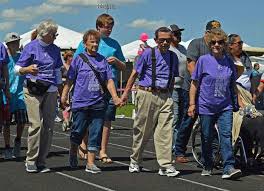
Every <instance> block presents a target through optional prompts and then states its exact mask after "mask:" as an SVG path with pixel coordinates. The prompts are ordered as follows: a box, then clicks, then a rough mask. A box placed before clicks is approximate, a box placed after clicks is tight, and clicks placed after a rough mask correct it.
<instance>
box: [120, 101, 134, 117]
mask: <svg viewBox="0 0 264 191" xmlns="http://www.w3.org/2000/svg"><path fill="white" fill-rule="evenodd" d="M133 109H135V106H134V104H131V103H130V104H127V105H125V106H123V107H118V108H117V110H116V115H125V116H126V117H132V111H133Z"/></svg>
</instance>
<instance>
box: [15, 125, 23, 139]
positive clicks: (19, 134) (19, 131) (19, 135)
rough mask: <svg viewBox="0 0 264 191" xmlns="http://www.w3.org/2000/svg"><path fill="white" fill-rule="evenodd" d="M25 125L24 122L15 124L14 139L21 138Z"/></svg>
mask: <svg viewBox="0 0 264 191" xmlns="http://www.w3.org/2000/svg"><path fill="white" fill-rule="evenodd" d="M24 127H25V125H24V124H18V125H17V135H16V139H19V140H20V139H21V137H22V134H23V130H24Z"/></svg>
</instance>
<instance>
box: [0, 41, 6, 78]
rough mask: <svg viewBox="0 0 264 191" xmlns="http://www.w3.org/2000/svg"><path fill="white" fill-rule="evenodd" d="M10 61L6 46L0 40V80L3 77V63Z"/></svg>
mask: <svg viewBox="0 0 264 191" xmlns="http://www.w3.org/2000/svg"><path fill="white" fill-rule="evenodd" d="M7 63H8V55H7V51H6V48H5V46H4V45H3V44H2V43H1V42H0V80H1V78H2V67H3V66H2V65H3V64H7Z"/></svg>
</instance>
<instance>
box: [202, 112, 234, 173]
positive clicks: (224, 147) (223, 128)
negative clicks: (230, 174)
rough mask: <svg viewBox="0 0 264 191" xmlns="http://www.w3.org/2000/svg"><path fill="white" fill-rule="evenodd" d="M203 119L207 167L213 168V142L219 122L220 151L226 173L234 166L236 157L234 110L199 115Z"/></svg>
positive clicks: (204, 155) (203, 139) (204, 156)
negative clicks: (234, 148)
mask: <svg viewBox="0 0 264 191" xmlns="http://www.w3.org/2000/svg"><path fill="white" fill-rule="evenodd" d="M199 117H200V120H201V139H202V157H203V158H204V167H205V169H212V168H213V156H212V153H213V151H212V142H213V139H214V134H213V130H214V125H215V124H217V127H218V130H219V135H220V151H221V155H222V159H223V165H224V173H225V172H226V171H228V170H229V169H231V168H234V164H235V159H234V154H233V148H232V125H233V111H232V110H227V111H223V112H221V113H217V114H214V115H202V114H201V115H199Z"/></svg>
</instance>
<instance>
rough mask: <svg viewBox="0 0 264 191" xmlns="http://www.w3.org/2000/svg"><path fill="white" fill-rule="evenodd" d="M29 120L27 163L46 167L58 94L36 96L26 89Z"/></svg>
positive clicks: (50, 93)
mask: <svg viewBox="0 0 264 191" xmlns="http://www.w3.org/2000/svg"><path fill="white" fill-rule="evenodd" d="M24 94H25V102H26V105H27V113H28V119H29V122H30V123H31V125H30V126H29V128H28V140H27V141H28V151H27V158H26V162H27V164H30V165H33V164H34V165H38V166H41V165H45V160H46V157H47V155H48V152H49V149H50V146H51V141H52V135H53V127H54V119H55V115H56V104H57V101H56V100H57V92H47V93H45V94H44V95H43V96H34V95H31V94H29V93H28V90H27V88H24Z"/></svg>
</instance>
